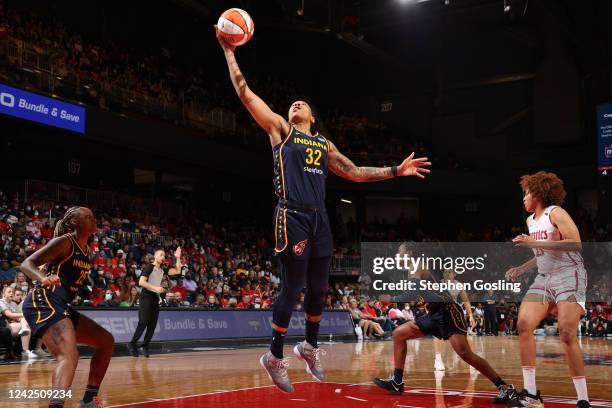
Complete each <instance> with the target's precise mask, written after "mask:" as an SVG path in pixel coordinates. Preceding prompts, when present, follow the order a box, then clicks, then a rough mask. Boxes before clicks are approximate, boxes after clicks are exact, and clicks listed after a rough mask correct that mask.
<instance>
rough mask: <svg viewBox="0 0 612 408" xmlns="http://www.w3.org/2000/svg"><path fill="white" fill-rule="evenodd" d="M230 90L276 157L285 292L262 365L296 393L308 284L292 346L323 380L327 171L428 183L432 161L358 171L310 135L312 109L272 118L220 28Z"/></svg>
mask: <svg viewBox="0 0 612 408" xmlns="http://www.w3.org/2000/svg"><path fill="white" fill-rule="evenodd" d="M217 38H218V39H219V43H220V44H221V47H222V48H223V51H224V54H225V59H226V62H227V66H228V69H229V73H230V78H231V80H232V84H233V85H234V88H235V90H236V93H237V94H238V96H239V97H240V100H241V101H242V103H243V104H244V106H245V107H246V108H247V110H248V111H249V112H250V114H251V116H252V117H253V118H254V119H255V121H256V122H257V123H258V124H259V126H261V128H262V129H263V130H265V131H266V133H268V135H269V137H270V144H271V145H272V151H273V155H274V190H275V193H276V195H277V196H278V205H277V207H276V210H275V217H274V236H275V238H276V246H275V252H276V254H277V256H278V260H279V270H280V273H281V280H282V288H281V291H280V293H279V295H278V298H277V300H276V302H275V303H274V310H273V325H272V329H273V334H272V343H271V346H270V351H269V352H267V353H266V354H264V355H263V356H262V357H261V359H260V362H261V365H262V366H263V367H264V369H265V370H266V371H267V373H268V375H269V377H270V379H271V380H272V382H273V383H274V384H275V385H276V386H277V387H278V388H279V389H280V390H282V391H284V392H292V391H293V386H292V385H291V381H290V380H289V377H288V375H287V367H288V363H287V361H286V360H285V359H284V358H283V342H284V337H285V334H286V333H287V328H288V327H289V319H290V318H291V312H292V311H293V308H294V307H295V306H296V305H297V303H298V300H299V297H300V292H301V291H302V289H303V288H304V286H306V295H305V298H304V311H305V314H306V316H305V319H306V339H305V341H303V342H301V343H298V344H297V345H296V346H295V348H294V350H293V351H294V354H296V355H297V357H298V358H299V359H301V360H304V361H305V362H306V371H307V372H308V373H309V374H311V375H312V376H313V377H314V378H315V380H317V381H319V382H323V381H324V379H325V375H324V372H323V369H322V367H321V361H320V357H319V356H320V349H319V346H318V344H317V337H318V332H319V322H320V321H321V315H322V312H323V305H324V300H325V294H326V291H327V283H328V277H329V269H330V266H331V259H332V253H333V241H332V234H331V228H330V225H329V220H328V217H327V213H326V210H325V180H326V178H327V174H328V170H331V171H332V172H334V173H335V174H337V175H338V176H340V177H342V178H345V179H347V180H351V181H355V182H366V181H380V180H387V179H391V178H393V177H398V176H417V177H420V178H425V174H426V173H429V170H428V169H427V168H426V167H427V166H429V165H430V164H431V163H429V162H428V161H427V158H426V157H424V158H419V159H415V158H414V153H413V154H411V155H410V156H409V157H408V158H407V159H406V160H404V161H403V162H402V164H401V165H400V166H393V167H386V168H378V167H357V166H356V165H355V164H353V162H352V161H351V160H349V159H348V158H346V157H345V156H343V155H342V154H341V153H340V152H339V151H338V149H337V148H336V146H334V144H333V143H332V142H330V141H329V140H328V139H327V138H325V137H324V136H322V135H319V134H318V133H315V134H313V133H312V132H311V126H312V125H313V124H314V123H315V118H314V116H313V113H312V110H311V108H310V106H309V105H308V104H307V103H306V102H304V101H296V102H294V103H293V104H292V105H291V107H290V109H289V118H288V120H285V119H284V118H283V117H282V116H280V115H278V114H276V113H274V112H273V111H272V110H271V109H270V107H269V106H268V105H267V104H266V103H265V102H264V101H263V100H261V99H260V98H259V97H258V96H257V95H255V93H253V91H251V89H250V88H249V87H248V85H247V82H246V80H245V78H244V76H243V75H242V73H241V72H240V68H239V66H238V63H237V62H236V57H235V56H234V51H235V47H234V46H231V45H229V44H228V43H226V42H225V41H224V40H223V39H222V38H221V37H220V36H219V31H218V30H217Z"/></svg>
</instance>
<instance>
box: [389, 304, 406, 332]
mask: <svg viewBox="0 0 612 408" xmlns="http://www.w3.org/2000/svg"><path fill="white" fill-rule="evenodd" d="M389 318H390V319H391V320H392V321H393V323H394V325H395V326H401V325H402V324H404V323H406V322H407V321H408V320H407V319H406V317H405V316H404V312H402V310H401V309H399V308H398V307H397V303H391V304H390V305H389Z"/></svg>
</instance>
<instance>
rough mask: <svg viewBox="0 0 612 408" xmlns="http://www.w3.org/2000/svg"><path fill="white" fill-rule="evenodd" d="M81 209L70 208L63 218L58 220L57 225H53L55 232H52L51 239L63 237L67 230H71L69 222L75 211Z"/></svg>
mask: <svg viewBox="0 0 612 408" xmlns="http://www.w3.org/2000/svg"><path fill="white" fill-rule="evenodd" d="M79 208H81V207H78V206H77V207H70V208H69V209H68V211H66V214H64V218H62V219H61V220H59V221H58V222H57V224H55V230H54V231H53V237H59V236H62V235H64V234H65V233H66V232H67V231H68V230H71V229H72V228H73V227H72V225H71V223H70V222H71V221H72V219H73V218H74V216H75V215H76V212H77V210H78V209H79Z"/></svg>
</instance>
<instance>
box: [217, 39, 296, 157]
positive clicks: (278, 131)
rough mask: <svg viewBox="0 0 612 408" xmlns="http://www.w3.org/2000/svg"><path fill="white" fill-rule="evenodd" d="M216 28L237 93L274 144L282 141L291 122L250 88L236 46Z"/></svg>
mask: <svg viewBox="0 0 612 408" xmlns="http://www.w3.org/2000/svg"><path fill="white" fill-rule="evenodd" d="M216 30H217V39H218V40H219V43H220V44H221V48H223V54H224V55H225V60H226V62H227V68H228V70H229V74H230V78H231V80H232V84H233V85H234V90H235V91H236V94H237V95H238V97H239V98H240V101H242V104H243V105H244V106H245V108H247V110H248V111H249V113H250V114H251V116H252V117H253V119H255V121H256V122H257V124H258V125H259V126H260V127H261V128H262V129H263V130H265V131H266V132H267V133H268V134H269V135H270V142H271V143H272V145H276V144H278V143H280V142H281V141H282V139H283V137H284V136H285V135H287V134H288V133H289V130H290V126H289V123H288V122H287V121H286V120H285V119H284V118H283V117H282V116H280V115H279V114H277V113H275V112H274V111H272V109H270V107H269V106H268V104H267V103H265V102H264V101H263V100H262V99H261V98H260V97H259V96H257V95H256V94H255V93H254V92H253V91H252V90H251V88H249V86H248V84H247V81H246V79H245V78H244V75H243V74H242V71H241V70H240V66H239V65H238V61H236V55H235V54H234V52H235V50H236V47H233V46H230V45H229V44H227V43H226V42H225V41H224V40H223V38H221V36H220V35H219V30H218V29H217V28H216Z"/></svg>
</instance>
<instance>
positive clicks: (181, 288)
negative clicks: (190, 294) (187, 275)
mask: <svg viewBox="0 0 612 408" xmlns="http://www.w3.org/2000/svg"><path fill="white" fill-rule="evenodd" d="M170 291H172V292H173V293H179V294H180V295H181V297H180V300H181V301H182V300H183V299H187V289H186V288H185V286H183V277H181V276H179V277H178V278H177V279H176V286H174V287H172V288H171V289H170ZM176 300H177V301H179V299H176Z"/></svg>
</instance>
